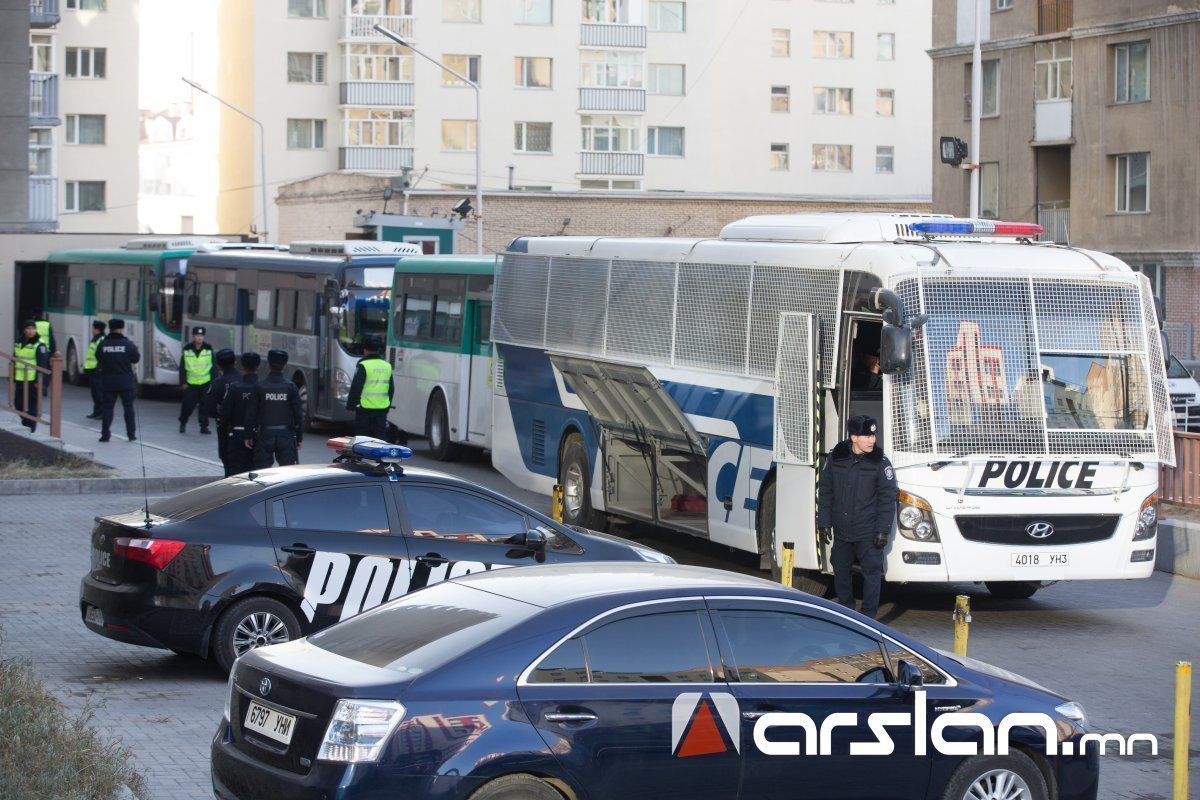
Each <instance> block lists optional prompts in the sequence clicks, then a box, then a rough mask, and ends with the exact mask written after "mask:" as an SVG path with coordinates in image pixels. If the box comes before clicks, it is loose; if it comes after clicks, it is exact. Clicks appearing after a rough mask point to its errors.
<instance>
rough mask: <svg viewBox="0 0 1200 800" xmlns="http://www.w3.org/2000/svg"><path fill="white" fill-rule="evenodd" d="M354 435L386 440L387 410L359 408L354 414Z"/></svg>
mask: <svg viewBox="0 0 1200 800" xmlns="http://www.w3.org/2000/svg"><path fill="white" fill-rule="evenodd" d="M354 435H355V436H374V437H375V438H376V439H383V440H385V441H386V440H387V409H386V408H372V409H365V408H360V409H358V410H357V411H355V412H354Z"/></svg>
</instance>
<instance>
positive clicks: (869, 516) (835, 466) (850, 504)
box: [817, 414, 896, 618]
mask: <svg viewBox="0 0 1200 800" xmlns="http://www.w3.org/2000/svg"><path fill="white" fill-rule="evenodd" d="M878 428H879V426H878V425H877V424H876V422H875V419H874V418H873V417H868V416H865V415H861V414H860V415H857V416H853V417H851V418H850V419H849V420H848V421H847V422H846V433H847V434H849V438H848V439H846V441H844V442H839V443H838V445H837V446H836V447H834V448H833V450H832V451H830V453H829V458H828V459H827V460H826V462H825V468H824V470H822V472H821V484H820V491H819V498H818V507H817V528H818V530H819V531H820V532H821V535H822V537H824V539H825V541H826V543H828V542H830V541H832V542H833V551H832V553H831V554H830V562H831V563H832V565H833V583H834V588H835V589H836V590H837V599H838V602H839V603H841V604H842V605H844V606H848V607H850V608H853V607H854V583H853V580H854V562H855V561H858V563H859V565H860V566H861V568H862V575H863V601H862V613H863V614H864V615H865V616H868V617H871V618H874V617H875V615H876V614H878V613H879V590H880V584H881V583H882V576H883V551H884V548H886V547H887V544H888V538H889V537H890V536H891V532H892V524H893V522H894V521H895V518H896V471H895V469H893V468H892V462H890V461H888V459H887V456H885V455H884V454H883V450H882V449H881V448H879V447H877V446H876V443H875V434H876V433H877V432H878Z"/></svg>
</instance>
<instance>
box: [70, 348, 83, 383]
mask: <svg viewBox="0 0 1200 800" xmlns="http://www.w3.org/2000/svg"><path fill="white" fill-rule="evenodd" d="M67 381H68V382H69V383H70V384H71V385H72V386H83V384H84V380H83V370H81V369H80V368H79V354H78V353H77V352H75V343H74V342H71V344H69V345H67Z"/></svg>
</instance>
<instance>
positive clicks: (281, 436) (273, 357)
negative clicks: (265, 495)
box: [246, 350, 304, 469]
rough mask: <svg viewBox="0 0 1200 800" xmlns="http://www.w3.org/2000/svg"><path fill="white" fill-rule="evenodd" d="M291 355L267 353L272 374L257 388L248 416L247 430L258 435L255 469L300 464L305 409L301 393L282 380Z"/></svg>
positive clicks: (277, 351)
mask: <svg viewBox="0 0 1200 800" xmlns="http://www.w3.org/2000/svg"><path fill="white" fill-rule="evenodd" d="M287 362H288V354H287V352H286V351H284V350H270V351H268V352H267V365H268V366H269V367H270V369H271V372H270V374H269V375H267V377H266V379H265V380H263V381H261V382H260V383H259V384H258V387H257V388H258V392H257V395H256V398H255V400H254V401H253V402H252V403H251V404H250V408H249V409H248V410H247V412H246V428H247V430H250V431H255V432H256V433H257V434H258V439H257V444H256V445H255V446H254V468H255V469H266V468H267V467H269V466H271V464H272V462H277V463H278V464H279V466H281V467H286V466H288V465H289V464H297V463H299V462H300V454H299V452H298V451H299V450H300V442H301V440H302V439H303V437H304V406H303V405H302V404H301V403H300V390H299V389H298V388H296V384H294V383H292V382H291V381H289V380H288V379H287V378H285V377H283V368H284V367H286V366H287Z"/></svg>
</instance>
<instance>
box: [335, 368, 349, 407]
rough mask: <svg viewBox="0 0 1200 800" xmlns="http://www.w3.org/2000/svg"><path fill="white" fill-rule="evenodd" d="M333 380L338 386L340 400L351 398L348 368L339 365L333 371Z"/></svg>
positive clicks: (338, 398) (343, 401) (344, 400)
mask: <svg viewBox="0 0 1200 800" xmlns="http://www.w3.org/2000/svg"><path fill="white" fill-rule="evenodd" d="M333 382H334V385H336V386H337V400H338V402H339V403H345V402H346V400H348V399H349V398H350V376H349V375H347V374H346V370H344V369H342V368H341V367H338V368H337V369H335V370H334V371H333Z"/></svg>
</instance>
